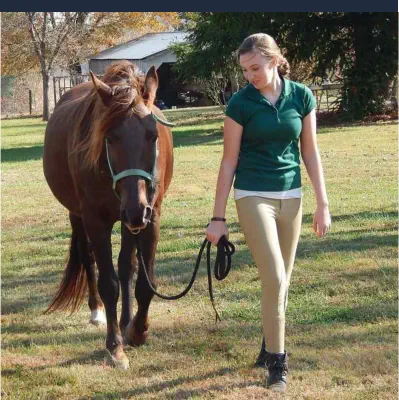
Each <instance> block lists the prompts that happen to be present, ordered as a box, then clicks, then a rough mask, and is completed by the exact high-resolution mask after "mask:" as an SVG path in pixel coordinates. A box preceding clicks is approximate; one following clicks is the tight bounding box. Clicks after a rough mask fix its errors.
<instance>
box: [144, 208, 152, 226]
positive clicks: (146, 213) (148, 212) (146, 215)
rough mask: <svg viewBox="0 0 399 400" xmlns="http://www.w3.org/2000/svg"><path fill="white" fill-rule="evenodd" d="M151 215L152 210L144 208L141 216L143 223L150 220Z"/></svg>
mask: <svg viewBox="0 0 399 400" xmlns="http://www.w3.org/2000/svg"><path fill="white" fill-rule="evenodd" d="M151 215H152V208H151V207H149V206H146V207H145V208H144V215H143V221H144V222H147V221H149V220H150V219H151Z"/></svg>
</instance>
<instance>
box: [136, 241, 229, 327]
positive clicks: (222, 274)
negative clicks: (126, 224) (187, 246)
mask: <svg viewBox="0 0 399 400" xmlns="http://www.w3.org/2000/svg"><path fill="white" fill-rule="evenodd" d="M211 245H212V243H211V242H209V241H208V240H207V239H205V240H204V241H203V243H202V245H201V247H200V250H199V253H198V256H197V261H196V263H195V267H194V271H193V275H192V277H191V280H190V282H189V284H188V286H187V287H186V288H185V289H184V290H183V291H182V292H181V293H179V294H176V295H174V296H166V295H163V294H161V293H158V292H157V291H156V289H155V288H154V286H153V285H152V283H151V280H150V278H149V276H148V272H147V268H146V265H145V263H144V259H143V255H142V253H141V248H140V239H139V235H137V255H138V257H139V260H140V261H141V265H142V266H143V269H144V274H145V277H146V279H147V283H148V286H149V287H150V289H151V291H152V293H154V294H155V295H156V296H158V297H160V298H161V299H164V300H177V299H181V298H182V297H184V296H185V295H186V294H187V293H188V292H189V291H190V289H191V287H192V286H193V284H194V281H195V278H196V276H197V272H198V269H199V266H200V263H201V258H202V253H203V252H204V249H205V247H206V261H207V272H208V289H209V297H210V300H211V304H212V307H213V310H214V311H215V314H216V321H215V322H217V321H221V318H220V316H219V313H218V311H217V310H216V306H215V300H214V297H213V289H212V271H211ZM234 252H235V247H234V245H233V243H231V242H229V241H228V240H227V239H226V237H225V236H222V237H221V238H220V239H219V242H218V244H217V253H216V259H215V265H214V275H215V278H216V279H217V280H219V281H221V280H223V279H224V278H226V276H227V275H228V274H229V272H230V269H231V256H232V255H233V254H234ZM226 260H227V264H226Z"/></svg>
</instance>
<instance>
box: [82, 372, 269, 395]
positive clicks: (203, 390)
mask: <svg viewBox="0 0 399 400" xmlns="http://www.w3.org/2000/svg"><path fill="white" fill-rule="evenodd" d="M235 370H237V368H220V369H218V370H216V371H212V372H208V373H206V374H200V375H193V376H183V377H181V378H176V379H170V380H167V381H164V382H162V383H155V384H152V385H145V386H139V387H137V388H135V389H132V390H128V391H124V392H119V391H112V392H101V393H98V394H95V395H94V396H93V397H92V399H93V400H100V399H101V400H103V399H109V400H111V399H115V400H117V399H121V398H131V397H132V398H136V397H137V396H140V395H144V394H148V393H158V392H162V391H163V390H165V389H169V390H170V389H171V388H174V387H178V386H180V385H183V384H184V385H186V384H191V386H193V384H194V383H195V382H198V385H201V382H202V381H206V380H208V379H212V378H215V377H220V381H221V383H220V385H210V386H206V387H197V388H196V387H194V388H192V389H180V390H178V391H177V392H176V393H170V394H163V395H162V398H164V399H179V400H180V399H181V400H184V399H192V398H197V397H199V396H202V395H208V394H209V391H220V392H225V391H226V389H227V388H228V389H234V388H245V387H247V386H248V384H247V383H246V382H241V383H236V384H234V383H233V384H229V383H224V382H223V376H227V375H231V374H232V373H233V372H234V371H235ZM251 385H252V386H260V387H264V385H263V384H262V382H259V383H258V382H257V383H254V382H251ZM159 395H160V396H161V393H159ZM201 398H202V397H201ZM83 399H85V397H81V398H80V399H79V400H83Z"/></svg>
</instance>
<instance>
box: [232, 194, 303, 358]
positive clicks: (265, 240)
mask: <svg viewBox="0 0 399 400" xmlns="http://www.w3.org/2000/svg"><path fill="white" fill-rule="evenodd" d="M236 206H237V213H238V219H239V221H240V225H241V229H242V231H243V234H244V237H245V240H246V242H247V245H248V247H249V250H250V252H251V254H252V257H253V259H254V261H255V264H256V265H257V267H258V271H259V277H260V280H261V285H262V300H261V309H262V321H263V331H264V335H265V343H266V349H267V351H269V352H271V353H283V352H284V350H285V347H284V338H285V310H286V308H287V296H288V287H289V283H290V278H291V272H292V268H293V266H294V260H295V253H296V248H297V245H298V240H299V235H300V230H301V223H302V199H297V198H289V199H283V200H278V199H268V198H262V197H244V198H242V199H240V200H237V201H236Z"/></svg>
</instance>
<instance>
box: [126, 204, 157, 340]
mask: <svg viewBox="0 0 399 400" xmlns="http://www.w3.org/2000/svg"><path fill="white" fill-rule="evenodd" d="M139 236H140V238H139V239H140V248H141V253H142V256H143V260H144V264H145V267H146V268H147V273H148V277H149V278H150V280H151V282H152V283H153V282H154V261H155V252H156V248H157V244H158V240H159V215H158V212H157V211H156V209H154V213H153V220H152V223H151V224H148V225H147V227H146V228H145V229H144V230H143V231H141V232H140V234H139ZM153 286H154V287H155V284H154V283H153ZM135 296H136V300H137V313H136V315H135V316H134V318H133V320H132V321H131V322H130V323H129V325H128V327H127V328H126V332H125V340H126V343H127V344H130V345H132V346H140V345H142V344H144V343H145V342H146V340H147V337H148V328H149V325H150V324H149V318H148V309H149V307H150V303H151V300H152V298H153V297H154V294H153V293H152V291H151V289H150V287H149V286H148V283H147V279H146V277H145V275H144V266H143V265H142V264H141V262H140V259H139V271H138V277H137V282H136V289H135Z"/></svg>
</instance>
